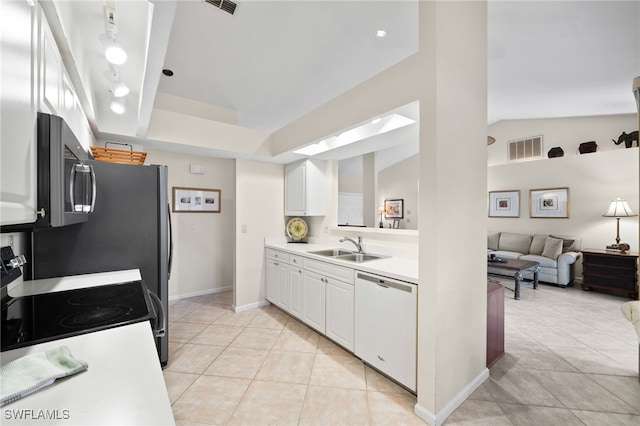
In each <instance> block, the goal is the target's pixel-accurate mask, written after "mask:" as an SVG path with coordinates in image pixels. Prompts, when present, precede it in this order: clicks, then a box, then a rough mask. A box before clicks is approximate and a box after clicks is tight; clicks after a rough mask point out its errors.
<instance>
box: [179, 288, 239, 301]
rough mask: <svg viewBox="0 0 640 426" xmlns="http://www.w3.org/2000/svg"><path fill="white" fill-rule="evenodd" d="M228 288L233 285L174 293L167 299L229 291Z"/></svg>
mask: <svg viewBox="0 0 640 426" xmlns="http://www.w3.org/2000/svg"><path fill="white" fill-rule="evenodd" d="M229 290H233V286H227V287H219V288H213V289H209V290H202V291H195V292H193V293H183V294H177V295H174V296H169V300H180V299H186V298H188V297H195V296H203V295H205V294H215V293H222V292H224V291H229Z"/></svg>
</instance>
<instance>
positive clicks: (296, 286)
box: [289, 265, 304, 320]
mask: <svg viewBox="0 0 640 426" xmlns="http://www.w3.org/2000/svg"><path fill="white" fill-rule="evenodd" d="M303 277H304V275H303V272H302V268H300V267H298V266H295V265H290V266H289V294H290V295H291V296H290V297H291V300H290V304H289V313H290V314H291V315H293V316H294V317H296V318H298V319H300V320H302V319H303V315H302V313H303V312H304V309H303V306H304V299H303V295H304V291H303V290H304V288H303V284H304V281H303Z"/></svg>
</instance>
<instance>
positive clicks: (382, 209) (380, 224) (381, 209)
mask: <svg viewBox="0 0 640 426" xmlns="http://www.w3.org/2000/svg"><path fill="white" fill-rule="evenodd" d="M384 212H385V211H384V206H380V207H378V213H380V223H379V224H378V227H380V228H384V225H383V224H382V215H383V214H384Z"/></svg>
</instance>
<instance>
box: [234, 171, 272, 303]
mask: <svg viewBox="0 0 640 426" xmlns="http://www.w3.org/2000/svg"><path fill="white" fill-rule="evenodd" d="M235 197H236V217H235V223H234V224H233V227H232V230H233V234H234V236H235V247H231V246H230V247H228V249H229V252H232V251H233V252H234V261H235V279H234V281H235V282H234V290H235V294H234V306H235V308H236V309H238V310H242V309H246V308H249V307H252V306H256V305H258V304H260V303H261V302H263V301H264V300H265V297H266V287H265V273H266V270H265V263H264V239H265V237H271V236H274V235H284V223H283V219H282V218H283V217H284V168H283V166H282V165H279V164H270V163H260V162H256V161H246V160H235ZM230 228H231V227H230ZM244 230H246V232H244Z"/></svg>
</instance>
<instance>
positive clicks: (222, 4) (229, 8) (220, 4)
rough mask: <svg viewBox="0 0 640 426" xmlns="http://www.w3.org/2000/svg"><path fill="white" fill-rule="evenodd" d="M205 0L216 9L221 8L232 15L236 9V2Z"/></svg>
mask: <svg viewBox="0 0 640 426" xmlns="http://www.w3.org/2000/svg"><path fill="white" fill-rule="evenodd" d="M205 1H206V2H207V3H209V4H211V5H213V6H215V7H217V8H218V9H222V10H224V11H225V12H228V13H230V14H232V15H233V13H234V12H235V11H236V6H237V4H236V3H234V2H232V1H231V0H205Z"/></svg>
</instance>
